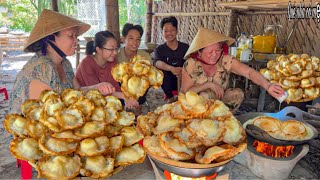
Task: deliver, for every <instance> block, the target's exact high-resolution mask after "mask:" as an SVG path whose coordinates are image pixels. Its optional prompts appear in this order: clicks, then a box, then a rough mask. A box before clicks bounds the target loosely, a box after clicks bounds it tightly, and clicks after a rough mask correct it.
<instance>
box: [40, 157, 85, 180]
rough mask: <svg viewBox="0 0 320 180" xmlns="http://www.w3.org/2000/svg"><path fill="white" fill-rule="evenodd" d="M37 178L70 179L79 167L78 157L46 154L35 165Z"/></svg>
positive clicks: (74, 175) (75, 174) (76, 173)
mask: <svg viewBox="0 0 320 180" xmlns="http://www.w3.org/2000/svg"><path fill="white" fill-rule="evenodd" d="M36 169H37V171H38V173H39V174H38V178H41V177H45V178H48V179H72V178H74V177H76V176H77V175H78V174H79V172H80V169H81V162H80V158H79V156H77V155H73V156H47V157H43V158H42V159H41V160H40V161H39V162H38V165H37V168H36Z"/></svg>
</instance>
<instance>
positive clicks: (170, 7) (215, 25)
mask: <svg viewBox="0 0 320 180" xmlns="http://www.w3.org/2000/svg"><path fill="white" fill-rule="evenodd" d="M217 2H222V1H210V0H166V1H164V2H156V1H154V4H153V12H154V16H153V23H152V36H151V41H152V42H155V43H158V44H161V43H163V42H164V39H163V37H162V31H161V27H160V22H161V20H162V19H163V18H164V17H168V16H175V17H176V18H177V20H178V29H179V32H178V40H180V41H182V42H186V43H191V41H192V39H193V38H194V36H195V34H196V33H197V31H198V28H199V27H206V28H210V29H215V30H216V31H219V32H221V33H225V32H230V30H229V29H230V22H231V20H230V18H231V17H233V16H231V10H226V9H224V8H220V7H217ZM223 2H224V1H223ZM227 34H228V33H227Z"/></svg>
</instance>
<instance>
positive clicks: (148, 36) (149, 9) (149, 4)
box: [145, 0, 153, 42]
mask: <svg viewBox="0 0 320 180" xmlns="http://www.w3.org/2000/svg"><path fill="white" fill-rule="evenodd" d="M146 3H147V14H146V27H145V29H146V35H145V42H150V41H151V33H152V14H153V12H152V3H153V2H152V0H146Z"/></svg>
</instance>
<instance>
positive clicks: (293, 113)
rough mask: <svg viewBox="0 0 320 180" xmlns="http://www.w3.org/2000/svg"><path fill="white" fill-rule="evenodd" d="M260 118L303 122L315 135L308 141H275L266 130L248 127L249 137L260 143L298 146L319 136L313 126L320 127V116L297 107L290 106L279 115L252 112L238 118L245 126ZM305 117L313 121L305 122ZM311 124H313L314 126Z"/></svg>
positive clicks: (278, 113)
mask: <svg viewBox="0 0 320 180" xmlns="http://www.w3.org/2000/svg"><path fill="white" fill-rule="evenodd" d="M258 116H271V117H274V118H277V119H279V120H281V121H286V120H289V119H294V120H297V121H300V122H303V123H304V124H305V125H307V126H309V127H310V128H311V129H312V131H313V133H314V135H313V136H312V137H311V138H310V139H308V140H300V141H298V140H297V141H286V140H279V139H275V138H273V137H271V136H270V135H269V134H268V133H266V132H265V131H264V130H262V129H260V128H258V127H256V126H254V125H248V126H247V127H246V128H245V130H246V132H247V133H248V134H249V135H251V136H252V137H254V138H256V139H258V140H260V141H264V142H268V143H270V144H273V145H298V144H304V143H307V142H308V141H309V140H311V139H313V138H316V137H317V136H318V131H317V129H316V128H314V127H313V126H316V127H317V126H319V125H320V116H315V115H312V114H309V113H306V112H304V111H302V110H300V109H298V108H296V107H293V106H288V107H286V108H284V109H282V110H281V111H279V112H277V113H263V112H252V113H247V114H243V115H240V116H237V117H236V118H237V119H238V120H239V121H240V122H241V123H242V124H244V123H245V122H246V121H248V120H250V119H253V118H255V117H258ZM304 117H307V118H308V119H312V120H305V119H304ZM310 124H312V125H313V126H312V125H310Z"/></svg>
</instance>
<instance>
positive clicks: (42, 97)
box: [39, 90, 60, 103]
mask: <svg viewBox="0 0 320 180" xmlns="http://www.w3.org/2000/svg"><path fill="white" fill-rule="evenodd" d="M51 95H53V96H51ZM55 97H58V98H60V97H59V94H58V93H56V92H55V91H53V90H44V91H42V92H41V93H40V97H39V99H40V102H42V103H45V102H46V101H47V99H49V98H55Z"/></svg>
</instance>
